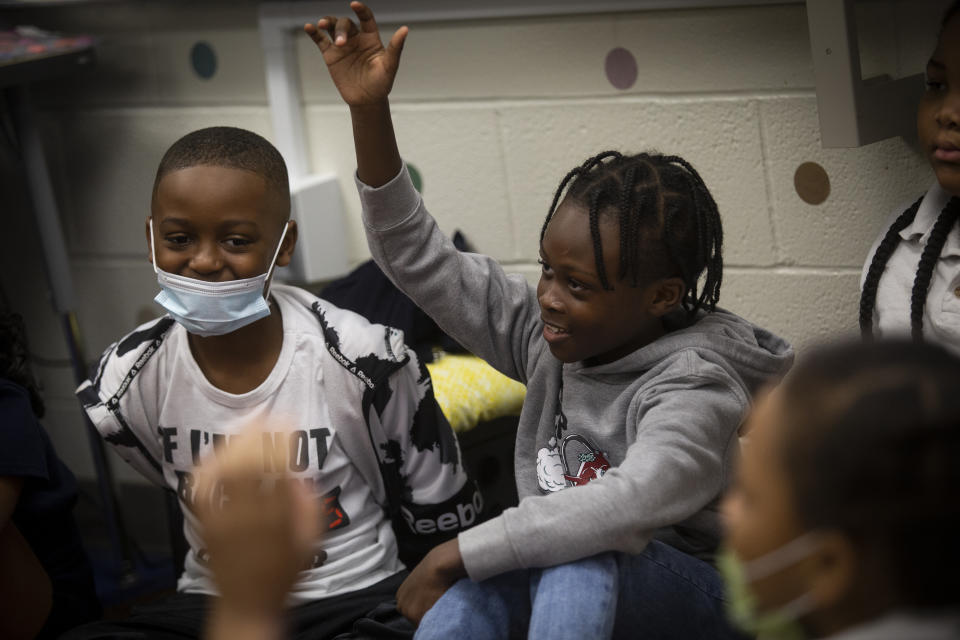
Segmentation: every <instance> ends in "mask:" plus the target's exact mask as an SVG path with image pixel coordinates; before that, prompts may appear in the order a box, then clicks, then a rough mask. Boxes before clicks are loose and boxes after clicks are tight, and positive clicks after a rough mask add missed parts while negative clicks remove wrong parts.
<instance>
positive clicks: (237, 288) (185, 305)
mask: <svg viewBox="0 0 960 640" xmlns="http://www.w3.org/2000/svg"><path fill="white" fill-rule="evenodd" d="M289 227H290V224H289V222H288V223H287V224H285V225H284V226H283V233H281V234H280V242H279V243H278V244H277V250H276V251H275V252H274V254H273V260H271V261H270V266H269V267H268V268H267V271H266V273H263V274H261V275H259V276H254V277H253V278H245V279H243V280H227V281H226V282H207V281H205V280H197V279H195V278H187V277H185V276H178V275H176V274H173V273H169V272H167V271H163V270H162V269H160V268H158V267H157V248H156V245H155V244H154V240H153V220H151V221H150V251H151V253H152V254H153V270H154V271H155V272H156V274H157V283H158V284H159V285H160V293H158V294H157V297H156V298H154V301H155V302H156V303H157V304H159V305H160V306H161V307H163V308H164V309H166V310H167V313H169V314H170V315H171V316H172V317H173V319H174V320H176V321H177V322H179V323H180V324H182V325H183V327H184V328H185V329H186V330H187V331H189V332H190V333H194V334H196V335H198V336H222V335H224V334H227V333H230V332H232V331H236V330H237V329H239V328H240V327H245V326H247V325H248V324H250V323H251V322H256V321H257V320H259V319H260V318H265V317H267V316H268V315H270V306H269V305H268V304H267V297H268V296H269V295H270V275H271V274H272V273H273V266H274V264H275V263H276V261H277V256H278V255H280V247H282V246H283V239H284V238H285V237H286V235H287V229H288V228H289Z"/></svg>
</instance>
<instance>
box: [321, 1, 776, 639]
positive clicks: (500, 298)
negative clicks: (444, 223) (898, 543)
mask: <svg viewBox="0 0 960 640" xmlns="http://www.w3.org/2000/svg"><path fill="white" fill-rule="evenodd" d="M351 8H352V9H353V11H354V12H355V14H356V17H357V18H358V19H359V20H358V24H357V23H354V22H353V21H352V20H351V19H349V18H339V19H338V18H334V17H326V18H323V19H322V20H320V21H319V22H317V23H316V24H310V25H306V26H305V30H306V32H307V33H308V34H309V35H310V36H311V37H312V39H313V40H314V41H315V43H316V44H317V46H318V48H319V50H320V51H321V53H322V54H323V57H324V60H325V62H326V64H327V66H328V69H329V71H330V74H331V76H332V77H333V80H334V83H335V84H336V86H337V89H338V90H339V92H340V94H341V96H342V97H343V99H344V101H345V102H346V103H347V104H348V105H349V107H350V113H351V117H352V119H353V131H354V141H355V145H356V152H357V164H358V169H357V181H358V187H359V190H360V196H361V201H362V204H363V217H364V223H365V227H366V231H367V238H368V243H369V245H370V249H371V252H372V254H373V257H374V259H375V260H376V261H377V263H378V264H379V265H380V267H381V268H382V269H383V271H384V273H385V274H386V275H387V276H388V277H390V278H391V279H392V280H393V281H394V283H395V284H396V285H397V286H398V287H399V288H400V289H401V290H402V291H404V293H406V294H407V295H408V296H410V297H411V298H412V299H413V300H414V302H416V303H417V304H418V305H419V306H421V307H422V308H423V309H424V310H425V311H426V312H427V314H428V315H430V316H431V317H433V319H434V320H435V321H436V322H437V324H438V325H440V327H441V328H442V329H443V330H444V331H445V332H447V333H448V334H449V335H451V336H453V337H454V338H455V339H456V340H457V341H458V342H460V343H461V344H463V345H464V346H465V347H467V348H468V349H469V350H471V351H472V352H473V353H475V354H476V355H478V356H480V357H482V358H484V359H486V360H487V361H489V362H490V363H491V364H492V365H493V366H494V367H496V368H497V369H499V370H500V371H502V372H503V373H505V374H506V375H508V376H510V377H512V378H514V379H517V380H520V381H521V382H523V383H525V384H526V386H527V397H526V401H525V403H524V406H523V410H522V412H521V416H520V420H519V425H518V431H517V438H516V453H515V474H516V480H517V487H518V493H519V495H520V496H521V501H520V504H519V506H518V507H516V508H511V509H507V510H506V511H504V512H503V514H501V515H500V516H498V517H496V518H493V519H491V520H489V521H487V522H485V523H483V524H480V525H478V526H476V527H475V528H474V529H473V530H472V531H470V532H463V533H461V534H460V535H458V537H457V538H456V539H454V540H451V541H449V542H448V543H444V544H441V545H439V546H438V547H436V548H434V550H433V551H431V552H430V553H429V554H428V555H427V556H426V558H424V560H423V561H422V562H420V564H419V565H417V567H416V568H415V569H414V570H413V571H412V572H411V574H410V576H409V578H408V579H407V580H406V581H405V582H404V584H403V585H402V586H401V587H400V590H399V591H398V606H399V608H400V611H401V612H402V613H403V614H404V615H406V616H407V617H408V618H409V619H411V620H413V621H415V622H419V624H420V626H419V629H418V631H417V634H418V637H421V638H434V637H435V638H451V637H457V636H459V637H469V638H506V637H518V636H522V637H526V636H527V635H528V634H529V635H530V636H531V637H533V636H543V637H553V638H564V637H590V638H604V637H611V635H612V636H615V637H626V636H629V637H643V638H699V637H710V638H729V637H739V636H737V635H736V632H735V631H734V630H733V629H731V628H730V627H728V626H727V624H726V622H725V619H724V613H723V594H722V587H721V584H720V579H719V576H718V574H717V572H716V570H715V569H714V567H713V566H712V565H711V561H712V557H713V553H714V551H715V548H716V546H717V541H718V537H719V513H718V503H719V497H720V495H721V493H722V492H723V490H724V488H725V487H726V484H727V481H728V479H729V477H730V474H731V469H732V465H733V464H734V461H735V459H736V457H737V453H738V449H739V447H738V438H737V430H738V428H739V426H740V424H741V422H742V420H743V419H744V416H745V414H746V412H747V410H748V407H749V405H750V401H751V395H752V393H753V391H754V390H755V389H756V388H757V387H758V386H759V385H762V384H766V383H768V382H769V381H770V380H771V379H776V378H778V377H779V376H780V375H781V374H782V373H783V372H784V371H785V370H786V368H788V367H789V365H790V363H791V361H792V357H793V352H792V350H791V348H790V347H789V345H788V344H787V343H786V342H784V341H783V340H781V339H780V338H778V337H776V336H774V335H772V334H770V333H769V332H767V331H765V330H763V329H761V328H759V327H756V326H754V325H752V324H750V323H749V322H747V321H746V320H743V319H742V318H740V317H738V316H736V315H734V314H731V313H728V312H726V311H723V310H721V309H718V308H716V304H717V301H718V298H719V293H720V285H721V279H722V267H723V263H722V257H721V256H722V254H721V245H722V227H721V222H720V216H719V213H718V210H717V206H716V203H715V202H714V200H713V198H712V197H711V195H710V192H709V191H708V190H707V188H706V186H705V185H704V183H703V181H702V180H701V178H700V175H699V174H698V173H697V172H696V170H695V169H694V168H693V167H692V166H691V165H690V164H689V163H687V162H686V161H685V160H683V159H682V158H679V157H676V156H670V155H661V154H658V153H641V154H638V155H624V154H621V153H618V152H613V151H610V152H605V153H601V154H599V155H596V156H594V157H592V158H589V159H588V160H587V161H586V162H584V163H582V164H581V165H579V166H577V167H575V168H574V169H573V170H572V171H570V172H569V173H568V174H567V175H566V177H564V179H563V180H562V181H561V183H560V186H559V188H558V189H557V192H556V194H555V195H554V198H553V202H552V203H551V206H550V209H549V211H548V215H547V218H546V221H545V222H544V225H543V229H542V232H541V239H540V261H541V264H542V272H541V276H540V282H539V285H538V287H537V288H536V289H534V288H532V287H530V286H529V285H528V284H527V283H526V281H525V280H524V279H523V278H522V277H521V276H519V275H514V276H509V275H506V274H505V273H504V272H503V270H502V269H501V267H500V266H499V265H498V264H497V262H496V261H494V260H493V259H491V258H488V257H486V256H480V255H476V254H467V253H460V252H458V251H456V249H455V248H454V246H453V244H452V243H451V242H450V241H449V240H448V239H447V238H446V237H445V236H444V235H443V234H442V233H441V232H440V231H439V230H438V228H437V226H436V224H435V222H434V220H433V219H432V218H431V217H430V215H429V214H428V213H427V211H426V209H425V207H424V204H423V201H422V199H421V197H420V194H419V193H417V191H416V190H415V189H414V187H413V185H412V183H411V181H410V177H409V174H408V172H407V169H406V168H405V167H404V164H403V162H402V160H401V157H400V153H399V150H398V148H397V142H396V139H395V137H394V133H393V126H392V121H391V116H390V108H389V103H388V94H389V92H390V88H391V87H392V84H393V80H394V77H395V75H396V72H397V69H398V66H399V57H400V50H401V47H402V45H403V42H404V40H405V38H406V36H407V28H406V27H401V28H400V29H399V30H398V31H397V32H396V33H395V35H394V36H393V37H392V39H391V41H390V43H389V45H388V46H387V47H386V48H384V47H383V45H382V43H381V41H380V36H379V33H378V29H377V25H376V22H375V20H374V17H373V14H372V12H371V11H370V10H369V9H368V8H367V7H366V6H365V5H364V4H362V3H360V2H353V3H352V4H351ZM701 276H704V280H703V286H702V287H701V286H700V285H699V282H700V278H701ZM432 525H433V523H430V522H415V523H411V526H432ZM424 614H426V615H424Z"/></svg>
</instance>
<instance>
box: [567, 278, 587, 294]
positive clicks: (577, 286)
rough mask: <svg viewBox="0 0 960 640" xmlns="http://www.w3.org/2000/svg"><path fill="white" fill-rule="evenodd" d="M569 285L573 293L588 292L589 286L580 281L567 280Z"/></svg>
mask: <svg viewBox="0 0 960 640" xmlns="http://www.w3.org/2000/svg"><path fill="white" fill-rule="evenodd" d="M567 283H568V284H569V285H570V289H571V290H573V291H586V289H587V285H585V284H583V283H582V282H580V281H579V280H574V279H573V278H570V279H568V280H567Z"/></svg>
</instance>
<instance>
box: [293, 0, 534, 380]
mask: <svg viewBox="0 0 960 640" xmlns="http://www.w3.org/2000/svg"><path fill="white" fill-rule="evenodd" d="M351 7H352V8H353V10H354V12H355V13H356V15H357V17H358V18H359V20H360V23H359V26H356V25H354V24H353V23H352V22H351V21H350V20H348V19H346V18H340V19H335V18H331V17H327V18H324V19H323V20H320V21H319V22H318V23H317V24H316V25H306V26H305V31H306V32H307V33H308V34H309V35H310V36H311V37H312V38H313V40H314V42H316V43H317V46H318V48H319V49H320V51H321V52H322V53H323V56H324V60H325V61H326V63H327V66H328V67H329V70H330V74H331V76H332V78H333V81H334V83H335V84H336V86H337V89H338V90H339V91H340V94H341V95H342V96H343V99H344V101H345V102H346V103H347V104H348V105H349V106H350V113H351V116H352V119H353V133H354V140H355V145H356V152H357V166H358V169H357V178H358V181H359V182H360V185H359V187H360V196H361V201H362V204H363V216H364V224H365V226H366V230H367V241H368V244H369V245H370V252H371V253H372V254H373V257H374V260H376V261H377V264H378V265H380V267H381V268H382V269H383V271H384V273H385V274H386V275H387V277H389V278H390V279H391V280H392V281H393V283H394V284H396V285H397V287H398V288H399V289H400V290H401V291H403V292H404V293H405V294H406V295H407V296H409V297H410V298H411V299H412V300H413V301H414V302H415V303H416V304H417V306H419V307H420V308H421V309H423V310H424V311H426V313H427V314H428V315H429V316H430V317H431V318H433V320H434V321H435V322H436V323H437V324H438V325H439V326H440V327H441V328H442V329H443V330H444V331H445V332H446V333H448V334H449V335H451V336H452V337H454V338H455V339H456V340H457V341H458V342H459V343H460V344H462V345H463V346H464V347H466V348H467V349H469V350H470V351H471V352H473V353H474V354H476V355H478V356H480V357H481V358H483V359H485V360H487V361H488V362H489V363H490V364H491V365H493V366H494V367H496V368H497V369H498V370H500V371H501V372H503V373H505V374H506V375H508V376H510V377H512V378H514V379H518V380H520V381H523V382H525V381H526V375H527V371H528V368H529V365H530V363H531V357H536V353H535V351H536V349H535V345H538V344H539V342H540V341H539V333H540V332H541V331H542V324H541V322H540V310H539V307H538V305H537V301H536V296H535V293H534V292H533V290H532V288H531V287H529V285H528V284H527V283H526V281H525V280H524V279H523V278H522V277H521V276H519V275H515V276H507V275H506V274H505V273H504V272H503V269H502V268H501V267H500V265H499V264H498V263H497V262H496V261H495V260H493V259H492V258H489V257H486V256H480V255H476V254H465V253H461V252H459V251H457V250H456V249H455V248H454V247H453V244H452V243H451V242H450V240H449V238H447V237H446V236H445V235H444V234H443V233H442V232H441V231H440V230H439V229H438V228H437V225H436V223H435V222H434V220H433V219H432V218H431V217H430V215H429V214H428V213H427V211H426V209H425V207H424V205H423V202H422V199H421V198H420V195H419V194H418V193H417V191H416V190H415V189H414V188H413V185H412V183H411V182H410V178H409V175H408V174H407V172H406V170H404V169H403V164H402V162H401V159H400V155H399V152H398V151H397V141H396V138H395V136H394V133H393V125H392V123H391V119H390V106H389V103H388V101H387V95H388V93H389V91H390V88H391V86H392V85H393V80H394V77H395V76H396V72H397V67H398V65H399V58H400V49H401V47H402V46H403V42H404V39H405V38H406V35H407V29H406V27H401V28H400V29H398V30H397V32H396V33H395V34H394V35H393V38H392V39H391V40H390V44H389V46H387V47H386V48H384V47H383V46H382V45H381V44H380V38H379V35H378V34H377V26H376V23H375V22H374V20H373V14H372V13H371V12H370V10H369V9H368V8H367V7H366V6H364V5H363V4H362V3H360V2H354V3H352V5H351ZM540 346H542V345H540ZM541 351H542V350H541Z"/></svg>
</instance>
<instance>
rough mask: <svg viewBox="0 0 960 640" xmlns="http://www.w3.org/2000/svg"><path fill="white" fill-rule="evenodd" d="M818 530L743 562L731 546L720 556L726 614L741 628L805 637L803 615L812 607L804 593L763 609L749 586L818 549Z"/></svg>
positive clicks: (772, 638) (775, 639)
mask: <svg viewBox="0 0 960 640" xmlns="http://www.w3.org/2000/svg"><path fill="white" fill-rule="evenodd" d="M817 538H818V536H817V534H816V532H810V533H806V534H804V535H802V536H799V537H798V538H794V539H793V540H791V541H790V542H788V543H787V544H785V545H783V546H781V547H778V548H776V549H774V550H773V551H770V552H768V553H766V554H764V555H762V556H760V557H759V558H754V559H753V560H750V561H748V562H742V561H741V560H740V559H739V558H737V556H736V554H734V553H733V552H732V551H731V550H730V549H722V550H721V551H720V554H719V555H718V556H717V570H718V571H719V572H720V576H721V578H723V582H724V586H725V587H726V602H727V617H728V618H729V619H730V621H731V622H732V623H733V624H734V626H736V627H737V628H738V629H740V630H741V631H744V632H746V633H748V634H751V635H754V636H757V635H759V637H760V638H762V639H764V640H803V639H804V638H806V637H807V634H806V632H805V631H804V629H803V627H802V625H801V624H800V620H799V619H800V617H801V616H803V615H806V614H808V613H810V611H811V610H812V609H813V599H812V598H811V597H810V594H809V593H804V594H802V595H800V596H798V597H796V598H794V599H793V600H791V601H790V602H788V603H787V604H785V605H783V606H780V607H777V608H776V609H775V610H773V611H763V612H761V611H760V610H759V608H758V607H757V601H756V597H755V596H754V595H753V592H752V591H751V589H750V587H751V585H752V584H754V583H755V582H757V581H758V580H762V579H764V578H766V577H767V576H771V575H773V574H775V573H779V572H780V571H783V570H784V569H786V568H787V567H790V566H792V565H794V564H796V563H798V562H800V561H801V560H803V559H805V558H806V557H807V556H809V555H810V554H811V553H813V552H814V551H815V550H816V547H817Z"/></svg>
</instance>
